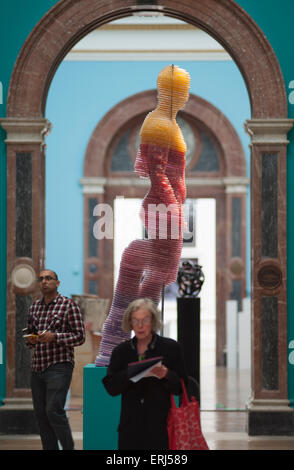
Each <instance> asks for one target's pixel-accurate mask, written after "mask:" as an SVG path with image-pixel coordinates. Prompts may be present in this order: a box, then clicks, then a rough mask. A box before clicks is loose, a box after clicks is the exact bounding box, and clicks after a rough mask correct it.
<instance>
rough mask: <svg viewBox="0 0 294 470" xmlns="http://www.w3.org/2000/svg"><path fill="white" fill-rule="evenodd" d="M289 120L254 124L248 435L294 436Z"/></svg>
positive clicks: (250, 131) (249, 129) (251, 123)
mask: <svg viewBox="0 0 294 470" xmlns="http://www.w3.org/2000/svg"><path fill="white" fill-rule="evenodd" d="M292 125H293V120H290V119H266V120H262V119H252V120H249V121H246V123H245V128H246V131H247V132H248V134H249V135H250V136H251V145H250V146H251V253H252V256H251V259H252V266H251V276H252V280H251V282H252V299H251V300H252V301H251V305H252V307H251V308H252V364H251V367H252V372H251V397H250V400H249V403H248V434H249V435H287V434H293V433H294V420H293V409H292V408H290V406H289V401H288V396H287V272H286V270H287V204H286V203H287V200H286V165H287V144H288V140H287V132H288V131H289V130H290V129H291V128H292Z"/></svg>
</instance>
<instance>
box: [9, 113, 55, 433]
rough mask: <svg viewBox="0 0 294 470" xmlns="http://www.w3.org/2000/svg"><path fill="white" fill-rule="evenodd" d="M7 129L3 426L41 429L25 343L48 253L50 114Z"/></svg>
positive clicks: (13, 123) (17, 122)
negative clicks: (28, 317)
mask: <svg viewBox="0 0 294 470" xmlns="http://www.w3.org/2000/svg"><path fill="white" fill-rule="evenodd" d="M0 123H1V125H2V127H3V128H4V130H5V131H6V133H7V138H6V141H5V142H6V145H7V352H6V357H7V362H6V399H5V400H4V403H5V404H4V406H3V407H1V408H0V423H1V424H0V432H2V433H15V432H18V433H21V432H24V433H27V432H28V433H30V432H35V431H36V427H35V421H34V417H33V409H32V401H31V391H30V352H29V350H28V349H27V348H26V346H25V345H24V340H23V338H22V329H23V328H25V326H26V314H27V309H28V307H29V305H30V304H31V303H32V301H33V300H35V298H36V297H38V295H39V291H38V288H37V285H36V282H35V280H36V277H37V275H38V273H39V271H40V269H42V268H43V267H44V255H45V152H44V147H45V145H44V137H45V135H46V133H47V132H49V130H50V123H49V121H47V120H46V119H35V120H33V119H30V120H26V119H22V118H21V119H17V118H6V119H1V121H0Z"/></svg>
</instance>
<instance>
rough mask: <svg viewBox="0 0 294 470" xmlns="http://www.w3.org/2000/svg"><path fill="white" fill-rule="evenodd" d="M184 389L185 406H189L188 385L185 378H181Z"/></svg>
mask: <svg viewBox="0 0 294 470" xmlns="http://www.w3.org/2000/svg"><path fill="white" fill-rule="evenodd" d="M181 384H182V391H183V406H187V405H188V403H189V398H188V394H187V390H186V385H185V382H184V379H182V378H181Z"/></svg>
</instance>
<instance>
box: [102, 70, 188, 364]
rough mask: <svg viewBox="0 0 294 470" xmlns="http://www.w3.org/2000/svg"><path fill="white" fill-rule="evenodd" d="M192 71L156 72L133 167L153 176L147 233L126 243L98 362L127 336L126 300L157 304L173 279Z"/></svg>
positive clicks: (144, 211)
mask: <svg viewBox="0 0 294 470" xmlns="http://www.w3.org/2000/svg"><path fill="white" fill-rule="evenodd" d="M189 86H190V75H189V74H188V72H186V71H185V70H183V69H181V68H179V67H177V66H174V65H169V66H167V67H165V68H164V69H163V70H162V71H161V72H160V73H159V75H158V79H157V89H158V104H157V107H156V108H155V110H153V111H152V112H151V113H149V114H148V115H147V116H146V118H145V120H144V123H143V125H142V128H141V132H140V147H139V151H138V154H137V158H136V163H135V171H136V173H138V174H139V175H140V176H141V177H144V178H150V183H151V184H150V189H149V191H148V193H147V195H146V196H145V198H144V200H143V203H142V207H141V212H140V217H141V219H142V222H143V224H144V226H145V228H146V231H147V233H148V239H145V240H134V241H133V242H131V243H130V245H129V246H128V247H127V248H126V249H125V251H124V253H123V255H122V259H121V263H120V270H119V277H118V281H117V285H116V288H115V292H114V297H113V302H112V305H111V308H110V312H109V315H108V317H107V319H106V322H105V324H104V328H103V333H102V340H101V344H100V350H99V355H98V356H97V358H96V365H97V366H106V365H108V363H109V359H110V356H111V352H112V349H113V348H114V347H115V346H116V345H117V344H119V343H120V342H122V341H124V340H126V339H128V338H129V337H130V335H129V334H126V333H125V332H123V331H122V328H121V321H122V316H123V314H124V311H125V310H126V308H127V306H128V304H129V303H130V302H132V301H133V300H135V299H137V298H143V297H148V298H151V299H152V300H153V301H154V302H155V303H156V304H158V302H159V300H160V294H161V291H162V287H163V285H167V284H170V283H172V282H175V281H176V279H177V273H178V266H179V261H180V257H181V251H182V243H183V242H182V240H183V235H182V232H183V229H184V217H183V203H184V202H185V197H186V187H185V153H186V145H185V141H184V138H183V135H182V132H181V130H180V128H179V126H178V124H177V122H176V114H177V112H178V111H179V109H181V108H182V107H183V106H184V104H185V103H186V101H187V100H188V97H189Z"/></svg>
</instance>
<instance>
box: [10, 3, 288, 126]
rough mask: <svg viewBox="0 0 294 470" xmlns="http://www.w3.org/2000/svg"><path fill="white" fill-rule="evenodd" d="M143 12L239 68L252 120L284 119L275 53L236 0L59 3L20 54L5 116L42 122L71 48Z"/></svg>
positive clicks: (279, 73) (279, 75) (33, 32)
mask: <svg viewBox="0 0 294 470" xmlns="http://www.w3.org/2000/svg"><path fill="white" fill-rule="evenodd" d="M142 10H143V11H155V12H156V11H159V12H160V13H163V14H165V15H167V16H171V17H175V18H178V19H181V20H183V21H186V22H187V23H190V24H193V25H195V26H198V27H200V28H201V29H203V30H205V31H206V32H207V33H208V34H210V35H211V36H213V37H214V38H215V39H216V40H217V41H219V42H220V43H221V44H222V45H223V46H224V48H225V49H226V50H227V51H228V52H229V54H230V55H231V56H232V58H233V59H234V61H235V62H236V64H237V65H238V67H239V69H240V71H241V73H242V75H243V77H244V80H245V83H246V85H247V89H248V93H249V97H250V102H251V108H252V117H253V118H264V117H267V118H281V117H286V115H287V100H286V91H285V86H284V81H283V77H282V73H281V70H280V66H279V63H278V61H277V58H276V56H275V53H274V51H273V49H272V47H271V45H270V44H269V42H268V41H267V39H266V37H265V35H264V34H263V33H262V31H261V30H260V29H259V27H258V26H257V25H256V23H255V22H254V21H253V20H252V18H251V17H250V16H249V15H248V14H247V13H246V12H245V11H244V10H243V9H242V8H241V7H240V6H239V5H237V4H236V3H235V2H234V1H233V0H221V1H220V0H206V1H205V2H203V0H186V1H185V2H181V5H180V6H179V3H178V1H177V0H160V1H159V2H158V5H152V6H151V5H144V6H142V5H141V6H140V5H136V6H134V2H133V0H114V1H112V2H111V3H110V2H109V1H108V0H80V1H79V2H76V1H75V0H65V1H63V2H58V3H57V4H56V5H55V6H54V7H52V8H51V10H49V12H48V13H47V14H46V15H45V16H44V17H43V18H42V19H41V20H40V22H39V23H38V24H37V26H36V27H35V28H34V29H33V30H32V32H31V34H30V35H29V36H28V38H27V40H26V42H25V43H24V46H23V48H22V49H21V51H20V54H19V56H18V59H17V61H16V64H15V67H14V70H13V75H12V78H11V82H10V87H9V93H8V100H7V116H8V117H10V116H12V117H27V118H29V117H31V118H39V117H43V116H44V115H45V104H46V98H47V93H48V89H49V86H50V83H51V80H52V77H53V76H54V73H55V71H56V69H57V67H58V65H59V64H60V62H61V60H62V59H63V57H64V56H65V55H66V53H67V52H68V51H69V50H70V49H71V48H72V47H73V45H74V44H75V43H76V42H78V41H79V40H80V39H81V38H82V37H83V36H85V35H86V34H88V33H89V32H90V31H92V30H93V29H95V28H97V27H99V26H101V25H103V24H105V23H107V22H109V21H112V20H115V19H118V18H123V17H127V16H131V15H132V14H133V13H134V12H135V11H142ZM244 45H246V47H244ZM260 90H262V93H260Z"/></svg>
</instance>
